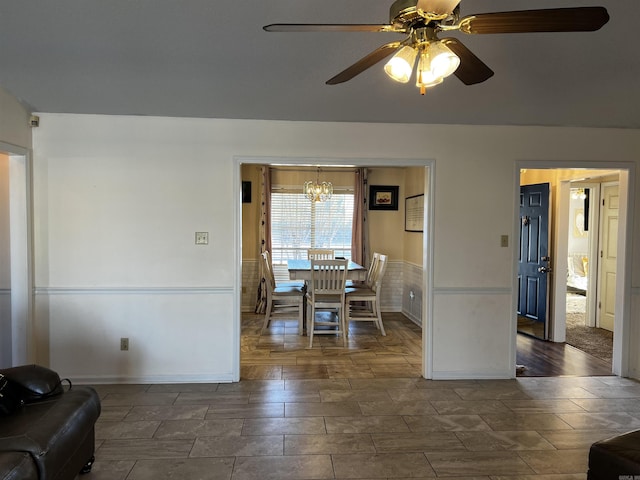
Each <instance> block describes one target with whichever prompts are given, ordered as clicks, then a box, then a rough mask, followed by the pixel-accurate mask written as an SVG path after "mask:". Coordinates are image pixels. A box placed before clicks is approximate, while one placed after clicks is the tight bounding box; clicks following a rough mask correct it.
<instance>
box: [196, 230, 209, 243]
mask: <svg viewBox="0 0 640 480" xmlns="http://www.w3.org/2000/svg"><path fill="white" fill-rule="evenodd" d="M208 244H209V232H196V245H208Z"/></svg>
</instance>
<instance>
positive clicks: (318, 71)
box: [0, 0, 640, 128]
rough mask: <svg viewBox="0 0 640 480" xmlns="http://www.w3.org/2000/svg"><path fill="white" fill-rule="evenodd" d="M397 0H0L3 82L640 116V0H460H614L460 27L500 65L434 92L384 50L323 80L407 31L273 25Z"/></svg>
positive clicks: (329, 110) (380, 115)
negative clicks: (530, 21) (348, 74)
mask: <svg viewBox="0 0 640 480" xmlns="http://www.w3.org/2000/svg"><path fill="white" fill-rule="evenodd" d="M391 1H392V0H53V1H52V0H19V1H16V0H0V85H1V86H2V87H4V88H5V89H6V90H8V91H9V92H10V93H12V94H13V95H14V96H16V97H18V98H19V99H20V100H21V101H22V102H24V103H25V104H26V105H27V106H29V107H30V108H31V109H33V110H34V111H38V112H63V113H97V114H133V115H159V116H179V117H207V118H243V119H277V120H317V121H345V122H390V123H398V122H400V123H405V122H406V123H427V124H428V123H442V124H471V125H472V124H477V125H550V126H558V125H560V126H587V127H622V128H640V108H639V107H640V102H639V100H640V82H639V81H640V55H638V53H637V47H636V46H637V44H638V40H637V39H636V37H635V35H636V32H637V23H638V21H639V20H640V0H462V4H461V15H463V16H464V15H469V14H472V13H485V12H495V11H508V10H526V9H533V8H555V7H574V6H593V5H601V6H604V7H606V8H607V10H608V12H609V15H610V17H611V20H610V21H609V23H608V24H606V25H605V26H604V27H603V28H602V29H601V30H599V31H597V32H589V33H582V32H581V33H536V34H502V35H465V34H462V33H460V32H454V33H453V34H452V35H451V36H455V37H457V38H459V39H461V40H462V41H463V42H464V44H465V45H466V46H467V47H468V48H469V49H471V50H472V51H473V52H474V53H475V54H476V55H477V56H479V57H480V58H481V59H482V60H483V61H484V62H485V63H486V64H487V65H488V66H489V67H491V68H492V69H493V70H494V72H495V75H494V76H493V77H492V78H490V79H489V80H488V81H486V82H484V83H481V84H478V85H473V86H465V85H464V84H463V83H461V82H460V81H459V80H458V79H457V78H455V77H454V76H452V77H450V78H448V79H446V80H445V82H444V83H443V84H442V85H439V86H437V87H435V88H433V89H431V90H429V91H428V92H427V94H426V95H425V96H420V94H419V93H418V89H417V88H416V87H415V86H413V84H407V85H402V84H397V83H395V82H393V81H391V80H390V79H389V78H388V77H387V76H386V75H385V74H384V73H383V71H382V66H383V63H380V64H379V65H376V66H374V67H372V68H371V69H369V70H367V71H365V72H364V73H362V74H361V75H359V76H357V77H355V78H354V79H352V80H351V81H349V82H347V83H344V84H340V85H334V86H329V85H325V81H326V80H327V79H329V78H331V77H332V76H334V75H335V74H336V73H338V72H340V71H341V70H343V69H344V68H346V67H347V66H349V65H350V64H352V63H353V62H354V61H356V60H358V59H360V58H361V57H363V56H364V55H366V54H367V53H369V52H370V51H372V50H374V49H375V48H377V47H378V46H380V45H382V44H384V43H387V42H389V41H393V40H395V39H399V38H402V37H401V36H399V35H397V34H393V33H267V32H265V31H263V30H262V26H263V25H266V24H269V23H387V22H388V20H389V19H388V10H389V6H390V4H391ZM447 35H449V34H447Z"/></svg>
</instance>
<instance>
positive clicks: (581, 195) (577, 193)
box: [571, 188, 587, 200]
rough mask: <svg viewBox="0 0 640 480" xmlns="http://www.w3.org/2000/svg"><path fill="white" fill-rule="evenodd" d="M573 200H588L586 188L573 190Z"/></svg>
mask: <svg viewBox="0 0 640 480" xmlns="http://www.w3.org/2000/svg"><path fill="white" fill-rule="evenodd" d="M571 198H573V199H574V200H584V199H586V198H587V194H586V192H585V191H584V188H576V189H573V188H572V189H571Z"/></svg>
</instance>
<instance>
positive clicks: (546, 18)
mask: <svg viewBox="0 0 640 480" xmlns="http://www.w3.org/2000/svg"><path fill="white" fill-rule="evenodd" d="M608 21H609V14H608V13H607V10H606V8H604V7H574V8H551V9H544V10H522V11H515V12H497V13H480V14H477V15H469V16H468V17H464V18H462V19H461V20H460V24H459V25H460V31H462V32H464V33H532V32H592V31H595V30H598V29H599V28H601V27H602V26H603V25H604V24H605V23H607V22H608Z"/></svg>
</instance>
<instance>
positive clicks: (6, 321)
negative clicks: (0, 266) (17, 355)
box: [0, 288, 11, 368]
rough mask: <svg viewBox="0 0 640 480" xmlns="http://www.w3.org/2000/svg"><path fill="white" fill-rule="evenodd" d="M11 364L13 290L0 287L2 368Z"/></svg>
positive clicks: (0, 352)
mask: <svg viewBox="0 0 640 480" xmlns="http://www.w3.org/2000/svg"><path fill="white" fill-rule="evenodd" d="M10 366H11V290H10V289H8V288H0V368H2V367H10Z"/></svg>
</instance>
